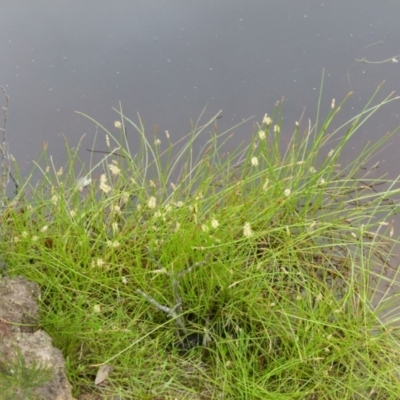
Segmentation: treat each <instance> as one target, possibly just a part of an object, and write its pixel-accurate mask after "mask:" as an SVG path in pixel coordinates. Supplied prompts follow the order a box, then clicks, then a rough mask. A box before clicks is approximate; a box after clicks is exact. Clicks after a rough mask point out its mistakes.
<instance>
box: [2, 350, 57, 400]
mask: <svg viewBox="0 0 400 400" xmlns="http://www.w3.org/2000/svg"><path fill="white" fill-rule="evenodd" d="M52 374H53V372H52V370H51V368H50V367H49V366H44V365H41V364H38V363H35V362H33V363H31V364H30V365H27V364H26V361H25V358H24V356H23V354H22V353H21V351H20V350H19V349H17V350H16V352H15V357H14V358H13V359H10V358H9V357H6V356H5V355H4V354H2V355H1V360H0V392H1V396H2V397H1V398H2V399H4V400H15V399H19V400H25V399H26V400H31V399H32V400H40V399H41V397H40V396H38V395H37V394H35V393H34V389H35V388H38V387H40V386H43V385H44V384H45V383H47V382H48V381H49V380H50V379H51V377H52Z"/></svg>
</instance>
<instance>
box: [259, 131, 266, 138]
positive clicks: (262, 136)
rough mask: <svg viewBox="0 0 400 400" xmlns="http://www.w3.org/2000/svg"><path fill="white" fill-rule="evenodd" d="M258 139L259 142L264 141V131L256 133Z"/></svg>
mask: <svg viewBox="0 0 400 400" xmlns="http://www.w3.org/2000/svg"><path fill="white" fill-rule="evenodd" d="M258 137H259V138H260V140H265V138H266V137H267V135H266V133H265V131H262V130H259V131H258Z"/></svg>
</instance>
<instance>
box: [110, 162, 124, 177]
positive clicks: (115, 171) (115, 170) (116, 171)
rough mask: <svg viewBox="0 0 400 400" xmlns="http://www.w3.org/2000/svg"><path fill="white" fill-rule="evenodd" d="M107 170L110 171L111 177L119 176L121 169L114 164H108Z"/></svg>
mask: <svg viewBox="0 0 400 400" xmlns="http://www.w3.org/2000/svg"><path fill="white" fill-rule="evenodd" d="M108 169H109V170H110V171H111V173H112V174H113V175H119V174H120V172H121V169H120V168H119V167H117V166H116V165H114V164H110V165H109V166H108Z"/></svg>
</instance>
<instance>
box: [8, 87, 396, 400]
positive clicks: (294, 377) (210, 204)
mask: <svg viewBox="0 0 400 400" xmlns="http://www.w3.org/2000/svg"><path fill="white" fill-rule="evenodd" d="M375 95H376V93H375ZM375 95H374V96H373V97H372V98H371V100H370V101H369V103H368V104H367V105H366V106H365V108H364V110H363V111H362V112H361V113H360V114H359V115H357V116H355V117H354V118H352V119H351V120H350V121H348V122H347V123H346V124H343V125H341V126H336V127H335V121H336V120H335V117H336V116H337V114H338V113H340V109H341V108H342V107H343V106H344V103H345V101H343V102H342V103H341V104H340V105H339V106H337V107H335V106H334V105H332V107H330V108H329V105H328V107H325V105H324V104H322V102H321V100H320V102H319V106H318V110H317V115H316V119H315V121H316V122H315V123H313V124H309V123H308V122H304V123H303V122H300V123H296V124H295V123H293V127H294V132H293V135H292V138H291V141H290V143H289V145H288V146H287V148H285V149H284V150H283V151H282V143H281V132H280V126H281V122H282V110H281V108H280V106H279V105H278V107H277V108H276V109H275V110H274V112H273V114H272V115H271V118H272V119H269V118H264V120H263V122H262V123H260V125H259V126H258V127H257V129H255V131H254V133H253V135H252V137H251V138H250V139H249V141H248V143H244V144H243V145H242V146H241V147H239V148H235V149H234V150H231V151H230V150H229V148H230V145H229V143H230V142H229V138H230V135H231V132H232V130H229V131H227V132H224V133H218V131H217V129H216V126H215V122H216V118H217V116H215V118H213V119H211V120H210V121H209V122H208V123H205V124H204V125H202V126H200V124H199V122H197V123H196V124H194V126H193V129H192V132H191V133H190V135H188V136H187V137H185V138H183V139H182V140H181V141H179V142H178V143H176V144H172V143H171V142H170V141H169V139H168V137H167V136H164V135H159V136H156V135H154V136H153V137H151V138H149V136H146V134H145V132H144V127H143V125H142V123H141V121H140V120H139V123H135V122H133V121H132V120H130V119H128V118H127V117H126V116H125V115H124V114H123V112H122V109H121V110H119V111H117V112H118V124H116V127H115V130H113V131H108V130H107V129H106V128H105V127H103V126H100V125H99V124H97V125H98V126H99V128H100V129H101V130H102V131H103V132H104V133H105V135H106V138H107V139H106V140H104V141H103V140H102V141H101V143H100V144H99V143H97V144H96V145H95V146H96V149H97V150H104V153H100V154H96V153H93V157H94V158H93V160H92V162H91V164H90V165H89V166H86V167H85V166H84V165H82V164H80V163H79V155H78V150H79V147H78V148H77V149H75V150H73V149H72V148H70V147H69V146H68V144H66V150H67V153H68V156H69V160H70V161H69V163H68V165H66V166H64V168H63V169H62V170H61V169H60V166H59V165H57V162H56V160H55V161H53V159H52V158H50V157H47V155H46V153H44V155H43V158H42V159H41V160H39V161H38V163H37V164H36V169H35V171H32V176H35V174H36V173H37V171H41V173H42V179H41V180H40V182H39V183H33V182H34V180H33V178H32V179H27V181H26V183H25V184H24V185H23V186H22V187H21V188H20V190H19V193H18V195H17V196H16V198H15V199H13V200H12V201H10V202H9V204H8V206H7V208H6V210H5V211H4V212H3V213H2V215H1V229H2V235H3V237H4V238H5V240H4V241H3V242H2V243H1V252H2V253H3V254H4V257H5V258H6V261H7V264H8V272H9V273H10V274H12V275H18V274H21V275H24V276H25V277H27V278H28V279H31V280H33V281H35V282H37V283H38V284H39V285H40V287H41V290H42V296H41V324H42V328H44V329H45V330H46V331H47V332H48V333H49V334H50V336H51V337H52V338H53V339H54V345H55V346H57V347H59V348H60V349H61V350H62V351H63V353H64V355H65V357H66V359H67V367H68V374H69V379H70V381H71V383H72V385H73V387H74V390H75V395H78V393H80V392H83V391H85V390H90V391H94V392H97V393H100V394H102V395H104V396H105V398H108V397H107V396H110V397H109V398H111V396H112V395H118V394H119V395H120V396H122V398H129V399H252V400H253V399H309V400H313V399H318V400H321V399H392V398H393V399H395V398H398V393H400V380H399V373H398V364H399V360H400V342H399V340H398V337H397V333H396V328H395V325H396V322H397V320H398V310H397V308H396V307H395V303H396V295H395V292H396V286H397V280H396V279H397V269H396V266H397V261H396V260H393V261H392V262H393V265H392V264H390V262H389V261H388V260H389V258H390V257H391V256H392V258H394V255H393V254H392V253H393V251H394V248H395V245H396V244H397V243H398V239H397V238H396V236H395V235H394V234H393V226H392V222H391V221H392V219H393V215H394V214H396V213H397V212H398V209H399V205H398V203H397V200H396V197H397V195H398V194H399V191H400V190H399V186H398V182H397V179H396V180H394V181H389V180H387V179H386V178H385V177H384V176H376V175H377V170H376V169H374V168H370V167H371V165H372V164H371V163H372V161H371V160H373V157H374V155H375V154H377V152H378V151H379V149H380V148H381V147H382V146H383V145H384V144H385V143H386V141H387V140H388V138H389V137H390V136H391V135H386V136H384V137H382V138H379V139H378V140H377V141H376V142H374V143H369V144H368V145H366V146H365V147H364V148H363V149H361V151H360V152H359V154H357V156H356V157H354V160H353V161H351V162H350V163H347V164H345V165H340V161H341V159H340V156H341V153H342V151H343V149H344V148H345V147H346V145H347V143H348V142H349V140H350V139H351V138H352V137H353V136H354V135H355V134H356V133H357V131H358V130H359V128H360V126H362V125H363V124H367V123H368V120H369V118H371V117H372V116H373V114H375V113H376V112H378V111H379V110H380V108H381V107H384V106H385V105H386V104H388V103H390V102H392V101H395V100H398V98H395V97H390V96H389V97H388V98H386V99H384V100H383V101H381V102H377V103H375V102H374V101H375V100H374V99H375ZM346 99H347V98H346ZM346 99H345V100H346ZM320 107H321V109H322V108H324V109H325V108H328V111H327V115H326V117H325V118H321V116H320V114H322V111H320ZM94 123H96V122H95V121H94ZM126 126H129V132H131V131H132V127H133V128H134V129H135V131H136V132H137V134H138V135H139V136H140V139H141V145H140V147H139V148H138V149H135V151H132V150H131V149H129V145H128V142H127V141H126V137H125V135H124V132H125V127H126ZM394 133H395V132H392V134H394ZM199 138H200V139H201V140H202V143H204V142H205V145H204V146H203V147H202V149H201V150H200V151H198V152H195V151H194V148H195V147H196V143H198V140H199ZM360 139H362V138H360ZM157 140H160V141H161V143H158V142H157ZM109 142H110V143H109ZM99 155H101V157H102V158H101V160H100V161H98V162H95V161H94V159H95V156H99ZM79 168H81V169H80V170H79ZM79 177H90V178H91V179H92V181H91V183H90V184H89V185H88V186H87V187H86V188H83V189H82V188H79V187H78V186H77V184H76V182H77V180H78V178H79ZM81 189H82V190H81ZM389 284H390V285H391V286H392V289H391V290H392V292H391V294H389V292H388V291H387V285H389ZM383 316H385V318H383ZM383 321H385V322H383ZM103 365H110V366H112V368H113V369H112V371H111V372H110V374H109V376H108V377H107V379H106V380H105V381H104V382H103V383H102V384H101V385H97V386H96V385H95V384H94V380H95V377H96V373H97V371H98V369H99V367H101V366H103Z"/></svg>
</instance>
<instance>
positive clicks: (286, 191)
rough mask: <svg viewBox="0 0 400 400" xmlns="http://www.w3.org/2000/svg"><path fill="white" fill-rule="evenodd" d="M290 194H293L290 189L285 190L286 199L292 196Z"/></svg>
mask: <svg viewBox="0 0 400 400" xmlns="http://www.w3.org/2000/svg"><path fill="white" fill-rule="evenodd" d="M290 193H291V190H290V189H285V190H284V191H283V194H284V195H285V196H286V197H289V196H290Z"/></svg>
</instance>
